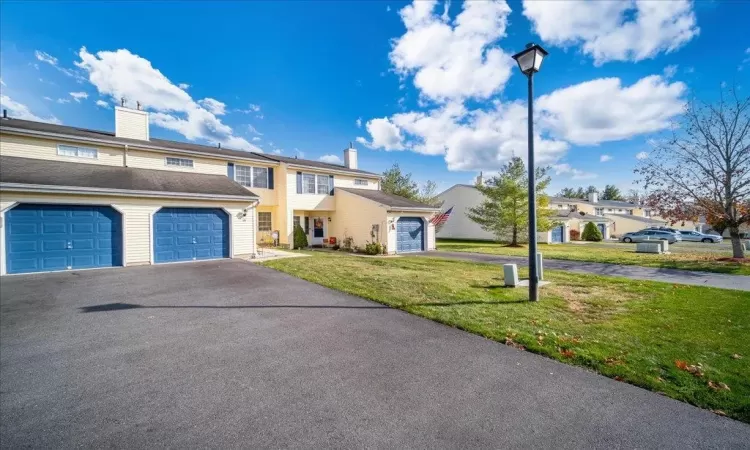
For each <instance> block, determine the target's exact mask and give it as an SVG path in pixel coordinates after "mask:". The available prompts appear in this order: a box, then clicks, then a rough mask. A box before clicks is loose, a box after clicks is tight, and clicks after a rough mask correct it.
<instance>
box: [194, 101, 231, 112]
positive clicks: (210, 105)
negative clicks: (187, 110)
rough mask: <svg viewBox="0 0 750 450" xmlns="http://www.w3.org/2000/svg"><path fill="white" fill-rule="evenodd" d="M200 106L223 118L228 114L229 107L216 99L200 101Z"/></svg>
mask: <svg viewBox="0 0 750 450" xmlns="http://www.w3.org/2000/svg"><path fill="white" fill-rule="evenodd" d="M198 104H199V105H201V106H202V107H204V108H206V109H207V110H208V111H209V112H211V113H212V114H215V115H217V116H221V115H224V114H225V113H226V108H227V105H226V104H224V103H222V102H220V101H218V100H216V99H214V98H204V99H203V100H198Z"/></svg>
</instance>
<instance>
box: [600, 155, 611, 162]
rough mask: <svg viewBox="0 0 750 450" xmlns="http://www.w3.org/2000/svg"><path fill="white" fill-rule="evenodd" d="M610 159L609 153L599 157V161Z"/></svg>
mask: <svg viewBox="0 0 750 450" xmlns="http://www.w3.org/2000/svg"><path fill="white" fill-rule="evenodd" d="M607 161H612V157H611V156H609V155H602V156H600V157H599V162H607Z"/></svg>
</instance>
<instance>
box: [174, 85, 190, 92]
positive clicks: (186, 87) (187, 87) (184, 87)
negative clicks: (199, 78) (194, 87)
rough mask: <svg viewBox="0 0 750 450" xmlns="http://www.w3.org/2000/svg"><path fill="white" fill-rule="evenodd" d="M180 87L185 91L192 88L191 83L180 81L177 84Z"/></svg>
mask: <svg viewBox="0 0 750 450" xmlns="http://www.w3.org/2000/svg"><path fill="white" fill-rule="evenodd" d="M177 87H178V88H180V89H182V90H183V91H187V90H188V89H190V85H189V84H187V83H180V84H178V85H177Z"/></svg>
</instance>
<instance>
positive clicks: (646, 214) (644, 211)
mask: <svg viewBox="0 0 750 450" xmlns="http://www.w3.org/2000/svg"><path fill="white" fill-rule="evenodd" d="M643 217H651V210H650V209H644V210H643Z"/></svg>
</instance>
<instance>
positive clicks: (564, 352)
mask: <svg viewBox="0 0 750 450" xmlns="http://www.w3.org/2000/svg"><path fill="white" fill-rule="evenodd" d="M557 351H559V352H560V354H561V355H563V356H564V357H566V358H572V357H574V356H575V355H576V353H575V352H574V351H573V350H568V349H563V348H558V349H557Z"/></svg>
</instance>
